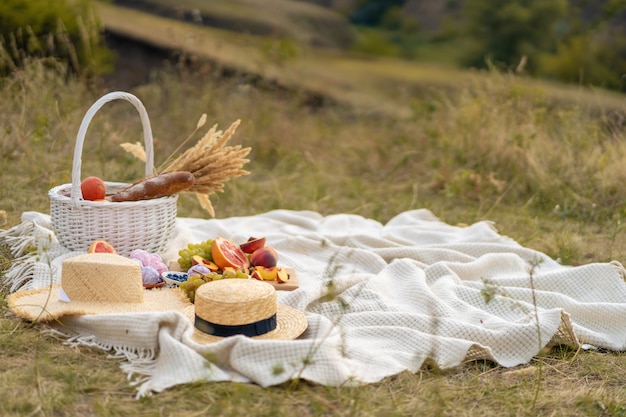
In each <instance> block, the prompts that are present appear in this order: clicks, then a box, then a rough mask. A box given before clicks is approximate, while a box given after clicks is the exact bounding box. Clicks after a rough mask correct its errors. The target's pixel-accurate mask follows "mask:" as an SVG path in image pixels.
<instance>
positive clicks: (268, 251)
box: [250, 246, 278, 268]
mask: <svg viewBox="0 0 626 417" xmlns="http://www.w3.org/2000/svg"><path fill="white" fill-rule="evenodd" d="M277 263H278V254H277V253H276V251H275V250H274V248H272V247H270V246H264V247H262V248H261V249H257V250H255V251H254V252H253V253H252V255H250V264H251V265H253V266H264V267H266V268H273V267H275V266H276V264H277Z"/></svg>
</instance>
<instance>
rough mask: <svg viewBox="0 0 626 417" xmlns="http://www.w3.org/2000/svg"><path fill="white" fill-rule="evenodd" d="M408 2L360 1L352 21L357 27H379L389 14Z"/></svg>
mask: <svg viewBox="0 0 626 417" xmlns="http://www.w3.org/2000/svg"><path fill="white" fill-rule="evenodd" d="M405 1H406V0H359V1H358V3H357V5H356V7H355V9H354V11H353V12H352V13H351V14H350V16H349V17H350V21H351V22H352V23H354V24H356V25H363V26H379V25H380V24H381V22H383V21H384V20H385V18H386V15H387V13H388V12H390V11H391V13H394V11H393V9H394V8H398V7H401V6H403V5H404V3H405Z"/></svg>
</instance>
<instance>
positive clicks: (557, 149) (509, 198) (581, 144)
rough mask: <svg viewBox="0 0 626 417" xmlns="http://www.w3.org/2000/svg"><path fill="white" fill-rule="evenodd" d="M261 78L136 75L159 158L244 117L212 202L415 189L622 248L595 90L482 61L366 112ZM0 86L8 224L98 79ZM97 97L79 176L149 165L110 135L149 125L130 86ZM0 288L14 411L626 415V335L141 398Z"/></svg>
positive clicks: (54, 174)
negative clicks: (507, 363) (15, 312)
mask: <svg viewBox="0 0 626 417" xmlns="http://www.w3.org/2000/svg"><path fill="white" fill-rule="evenodd" d="M253 81H254V78H248V75H247V74H245V73H241V74H238V76H237V77H234V78H231V79H229V80H225V79H215V78H213V76H212V72H211V71H208V70H205V68H204V67H199V68H196V71H195V73H194V74H193V75H192V74H190V73H176V74H172V73H164V74H155V77H154V82H152V83H151V84H149V85H146V86H143V87H141V88H137V89H136V90H135V91H133V93H134V94H136V95H137V96H138V97H139V98H140V99H141V100H142V101H143V102H144V104H145V105H146V108H147V110H148V113H149V115H150V117H151V120H152V124H153V131H154V134H155V155H156V161H155V162H156V165H157V166H158V165H159V163H161V162H164V161H166V160H167V158H168V157H169V156H170V155H172V154H173V153H174V152H175V151H176V149H177V148H178V146H179V145H180V143H182V142H183V141H184V140H185V138H186V137H187V135H188V132H190V131H193V129H194V127H195V126H196V121H197V119H198V117H200V115H201V114H203V113H206V114H207V116H208V118H207V119H208V121H209V123H217V124H219V125H228V124H229V123H231V122H232V121H233V120H236V119H238V118H241V120H242V123H241V125H240V126H239V127H238V130H237V135H236V136H235V137H233V140H234V143H235V144H240V145H242V146H244V147H247V146H250V147H251V148H252V151H251V153H250V155H249V157H250V161H251V162H250V164H249V166H247V169H249V171H250V172H251V175H248V176H245V177H240V178H237V179H236V180H234V181H232V182H229V183H228V184H227V186H226V188H225V192H224V193H220V194H219V195H218V197H217V198H216V201H215V203H214V205H215V209H216V213H217V215H218V217H228V216H235V215H251V214H256V213H259V212H263V211H267V210H271V209H275V208H285V209H296V210H316V211H319V212H321V213H323V214H331V213H339V212H347V213H355V214H360V215H363V216H366V217H371V218H374V219H377V220H380V221H382V222H384V221H386V220H388V219H389V218H391V217H392V216H394V215H396V214H398V213H399V212H402V211H404V210H408V209H413V208H424V207H425V208H429V209H431V210H432V211H433V212H434V213H435V214H436V215H438V216H439V217H441V218H442V219H443V220H444V221H447V222H449V223H472V222H474V221H477V220H482V219H489V220H494V221H495V222H496V225H497V227H498V228H499V229H500V231H501V232H502V233H503V234H506V235H509V236H511V237H513V238H514V239H516V240H517V241H519V242H520V243H522V244H523V245H525V246H529V247H534V248H536V249H539V250H543V251H545V252H546V253H547V254H549V255H550V256H552V257H555V258H557V257H559V258H561V259H562V260H563V261H564V262H565V263H569V264H576V263H585V262H593V261H605V260H610V259H617V260H621V259H625V258H626V236H625V235H624V233H623V230H622V222H623V220H622V217H623V215H624V205H623V202H622V201H620V199H619V196H621V195H626V190H624V187H626V182H625V181H623V180H622V178H623V176H624V175H626V168H624V167H623V166H622V165H623V164H622V165H620V164H619V161H620V160H622V161H623V160H624V158H625V157H626V155H625V154H624V153H625V152H626V150H625V149H624V148H623V143H624V139H625V138H624V137H623V135H624V133H623V129H622V130H620V129H617V128H616V126H617V125H616V124H614V123H615V122H614V120H612V119H611V118H610V116H612V115H611V114H609V113H602V114H600V115H598V113H597V109H598V107H597V106H595V107H594V109H593V111H591V110H590V109H589V108H588V107H587V102H585V101H578V100H572V101H570V102H568V103H567V105H564V104H561V105H557V104H555V103H554V102H552V101H550V100H548V99H546V98H545V96H544V94H546V93H545V91H544V90H543V89H542V87H520V86H519V83H518V82H517V80H515V79H510V78H508V77H501V76H492V77H489V78H480V79H477V80H475V81H473V82H472V83H467V84H465V85H464V86H463V88H461V89H459V90H456V91H455V92H452V93H451V92H450V91H448V90H447V89H442V90H436V91H435V90H434V91H432V92H431V93H430V94H429V95H424V96H411V97H408V98H407V99H406V101H404V102H403V104H407V105H408V104H410V106H408V108H410V115H409V117H406V118H403V119H394V118H390V117H385V116H381V115H378V117H362V116H361V115H360V113H358V112H357V113H355V112H351V111H349V110H347V109H346V108H345V107H343V106H332V105H329V106H323V107H321V108H316V109H311V108H310V107H306V106H302V105H301V104H302V103H301V97H300V96H298V94H293V95H292V94H287V93H286V92H285V91H283V90H275V91H267V90H264V89H263V88H259V87H258V85H257V84H255V83H254V82H253ZM0 94H1V95H2V97H4V98H5V99H4V100H2V101H1V102H0V118H1V119H0V126H1V128H2V129H3V130H2V135H0V156H1V157H2V163H3V170H2V171H1V172H0V183H2V187H1V188H0V207H1V208H2V209H3V210H5V211H6V216H7V224H6V225H11V224H15V223H17V222H19V217H20V214H21V213H22V212H24V211H26V210H37V211H42V212H47V211H48V209H49V206H48V204H49V203H48V199H47V191H48V190H49V189H50V188H51V187H53V186H56V185H59V184H61V183H65V182H68V181H69V177H70V170H71V165H72V160H71V158H72V154H73V146H74V141H75V134H76V131H77V128H78V125H79V124H80V120H81V119H82V116H83V115H84V112H85V111H86V109H87V108H88V107H89V105H91V103H93V101H95V100H96V99H97V98H98V97H99V96H100V95H102V92H101V91H98V90H90V89H87V88H86V87H85V86H83V85H81V84H78V83H75V82H67V83H66V82H65V81H64V80H63V79H62V78H61V77H59V76H58V75H56V74H55V73H54V72H53V71H50V70H47V69H46V67H45V65H43V64H42V63H41V62H34V63H32V65H30V66H29V67H28V68H27V69H26V70H24V71H23V72H20V73H18V74H16V76H15V77H13V78H11V79H9V80H6V81H4V83H3V84H2V85H1V86H0ZM381 94H382V93H381ZM601 97H602V96H601V95H598V96H597V100H598V102H600V103H602V98H601ZM101 112H102V115H98V116H97V117H95V118H94V120H93V122H92V126H91V127H90V129H89V132H88V135H87V139H86V141H85V148H84V155H83V172H82V175H83V177H84V176H87V175H99V176H101V177H103V178H104V179H106V180H111V181H128V182H132V181H135V180H137V179H138V178H141V176H142V175H143V166H142V164H141V163H138V161H137V160H136V159H135V158H134V157H133V156H132V155H129V154H127V153H126V152H124V150H123V149H121V148H120V146H119V145H120V144H121V143H124V142H131V143H132V142H135V141H136V139H137V138H140V137H141V129H140V123H139V120H138V118H137V116H136V114H135V113H134V112H133V111H132V109H130V107H129V106H128V105H127V104H125V103H111V104H110V105H107V107H105V108H104V109H103V110H102V111H101ZM194 142H195V140H192V141H191V143H194ZM183 197H185V198H181V200H180V203H179V213H180V215H183V216H198V217H206V213H205V212H204V211H203V210H202V209H201V208H200V207H198V205H197V203H196V201H195V200H194V199H193V197H191V198H186V197H190V196H183ZM593 203H595V206H594V205H593ZM0 303H1V305H0V314H2V315H3V318H2V319H0V352H2V354H0V372H1V373H2V377H1V378H0V414H1V415H6V416H26V415H37V416H38V415H41V416H64V415H67V416H70V415H71V416H74V415H78V416H83V415H84V416H87V415H98V416H118V415H119V416H122V415H123V416H126V415H143V416H164V415H166V416H193V415H224V416H230V415H233V416H234V415H241V414H244V413H245V414H250V413H251V411H250V410H255V411H254V414H257V415H276V416H283V415H294V414H297V415H303V416H322V415H335V416H353V415H358V416H379V415H390V416H392V415H432V416H437V415H445V416H467V415H484V416H496V415H497V416H501V415H510V416H588V415H598V416H624V415H626V409H625V408H624V404H626V390H625V388H624V384H623V382H624V379H623V375H624V372H625V371H626V356H625V355H624V354H623V353H611V352H593V351H592V352H582V351H581V352H574V351H571V350H568V349H558V348H557V349H555V350H553V351H552V352H550V353H548V354H547V356H545V357H544V358H542V360H541V361H539V360H536V361H533V363H531V364H529V365H527V366H520V367H517V368H514V369H512V370H508V369H503V368H501V367H498V366H494V365H493V364H490V363H484V362H471V363H467V364H465V365H463V366H461V367H459V368H458V369H453V370H446V371H441V370H437V369H430V368H427V367H425V368H424V369H422V370H420V371H419V372H417V373H415V374H410V373H403V374H400V375H397V376H395V377H393V378H388V379H387V380H385V381H382V382H380V383H378V384H371V385H367V386H364V387H357V388H349V387H337V388H335V387H322V386H318V385H312V384H308V383H306V382H304V381H301V382H299V383H297V384H293V385H292V384H286V385H283V386H279V387H272V388H268V389H263V388H260V387H258V386H254V385H247V384H235V383H216V384H188V385H183V386H178V387H175V388H173V389H171V390H168V391H167V392H164V393H161V394H159V395H155V396H153V397H149V398H145V399H142V400H140V401H137V400H135V399H134V390H133V388H132V387H130V386H129V384H128V381H127V380H126V378H125V376H124V374H123V373H122V372H121V370H120V369H119V368H118V365H119V364H118V363H117V361H116V360H113V359H110V358H108V357H107V355H106V353H103V352H100V351H97V350H92V349H87V348H79V349H74V348H70V347H67V346H64V345H63V344H62V341H61V340H58V339H56V338H54V337H50V336H47V335H43V334H42V333H41V332H40V329H39V328H37V327H31V326H29V325H27V324H25V323H22V322H20V321H18V320H14V319H12V318H10V317H5V316H4V314H5V312H6V306H5V305H4V297H2V301H1V302H0ZM539 366H541V369H542V372H541V379H540V380H538V377H539V375H540V374H539V372H538V367H539ZM537 384H540V390H539V396H538V398H537V401H536V403H534V398H535V393H536V388H537Z"/></svg>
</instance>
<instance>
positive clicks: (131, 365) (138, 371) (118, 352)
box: [42, 327, 157, 398]
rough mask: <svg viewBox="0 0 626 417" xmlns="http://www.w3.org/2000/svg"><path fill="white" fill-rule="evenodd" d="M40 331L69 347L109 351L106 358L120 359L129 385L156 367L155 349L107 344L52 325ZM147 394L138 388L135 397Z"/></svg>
mask: <svg viewBox="0 0 626 417" xmlns="http://www.w3.org/2000/svg"><path fill="white" fill-rule="evenodd" d="M42 333H43V334H47V335H50V336H53V337H57V338H61V339H64V341H63V344H64V345H65V346H69V347H71V348H78V347H81V346H82V347H89V348H97V349H100V350H102V351H104V352H111V353H110V354H109V355H107V358H110V359H115V360H119V361H121V362H120V369H121V370H122V371H123V372H124V373H125V374H126V375H127V379H128V380H129V381H130V385H131V386H139V385H142V384H143V383H144V382H146V381H148V380H149V379H150V378H151V376H152V375H153V373H154V371H155V369H156V367H155V363H156V357H157V352H156V349H133V348H130V347H128V346H122V345H114V344H108V343H104V342H101V341H98V340H97V339H96V338H95V336H92V335H82V334H77V335H71V334H70V333H68V332H67V331H65V330H60V329H59V328H54V327H49V328H46V329H43V330H42ZM147 394H148V392H142V391H141V389H140V388H138V391H137V398H141V397H143V396H145V395H147Z"/></svg>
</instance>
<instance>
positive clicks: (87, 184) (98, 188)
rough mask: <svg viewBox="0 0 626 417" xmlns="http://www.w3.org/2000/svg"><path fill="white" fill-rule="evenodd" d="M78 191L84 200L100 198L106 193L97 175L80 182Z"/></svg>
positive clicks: (102, 182)
mask: <svg viewBox="0 0 626 417" xmlns="http://www.w3.org/2000/svg"><path fill="white" fill-rule="evenodd" d="M80 191H81V192H82V193H83V199H84V200H91V201H95V200H102V199H104V196H105V195H106V186H105V185H104V181H102V180H101V179H100V178H98V177H87V178H85V179H84V180H83V181H82V182H81V183H80Z"/></svg>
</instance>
